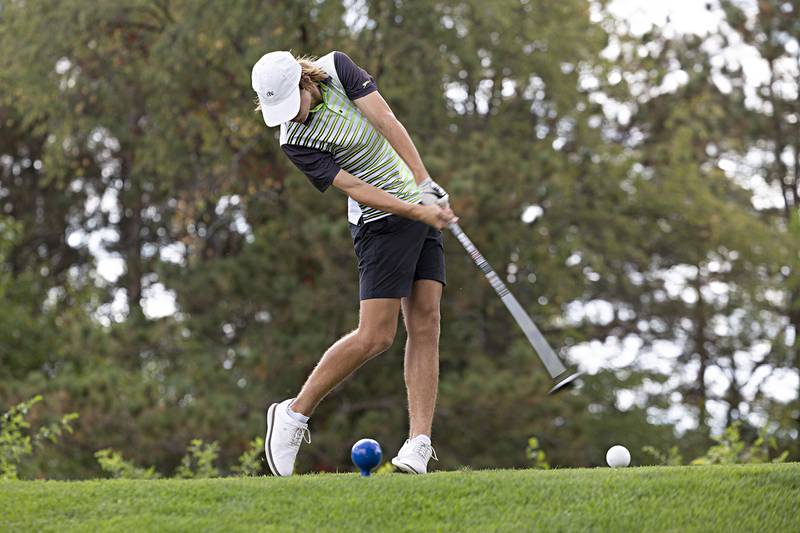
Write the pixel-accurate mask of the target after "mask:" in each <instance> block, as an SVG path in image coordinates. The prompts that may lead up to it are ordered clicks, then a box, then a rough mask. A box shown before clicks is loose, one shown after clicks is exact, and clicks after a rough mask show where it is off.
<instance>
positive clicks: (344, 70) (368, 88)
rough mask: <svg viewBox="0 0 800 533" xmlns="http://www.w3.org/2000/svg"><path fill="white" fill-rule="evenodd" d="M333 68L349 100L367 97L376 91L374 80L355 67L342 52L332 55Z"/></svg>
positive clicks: (361, 69) (365, 72)
mask: <svg viewBox="0 0 800 533" xmlns="http://www.w3.org/2000/svg"><path fill="white" fill-rule="evenodd" d="M333 66H334V67H335V68H336V74H337V75H338V76H339V81H341V82H342V85H344V91H345V93H347V97H348V98H350V100H355V99H357V98H361V97H363V96H367V95H368V94H370V93H373V92H375V91H377V90H378V86H377V85H376V84H375V79H374V78H373V77H372V76H370V75H369V73H367V71H366V70H364V69H363V68H361V67H359V66H358V65H356V64H355V63H354V62H353V60H352V59H350V57H349V56H348V55H347V54H345V53H344V52H334V53H333Z"/></svg>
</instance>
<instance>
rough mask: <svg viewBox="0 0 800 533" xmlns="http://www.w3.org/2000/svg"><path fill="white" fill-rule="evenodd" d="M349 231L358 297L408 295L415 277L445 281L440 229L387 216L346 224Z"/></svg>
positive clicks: (396, 296) (416, 278) (366, 298)
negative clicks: (356, 275)
mask: <svg viewBox="0 0 800 533" xmlns="http://www.w3.org/2000/svg"><path fill="white" fill-rule="evenodd" d="M350 234H351V235H352V236H353V245H354V246H355V249H356V257H358V282H359V283H358V284H359V293H360V297H361V299H362V300H369V299H371V298H403V297H405V296H409V295H410V294H411V285H412V284H413V283H414V282H415V281H416V280H418V279H432V280H434V281H438V282H440V283H441V284H442V285H445V284H446V281H445V276H444V245H443V244H442V232H441V231H439V230H437V229H435V228H432V227H431V226H428V225H427V224H425V223H423V222H419V221H416V220H411V219H408V218H404V217H401V216H397V215H389V216H388V217H384V218H381V219H379V220H376V221H374V222H368V223H366V224H363V223H362V224H359V225H355V224H350Z"/></svg>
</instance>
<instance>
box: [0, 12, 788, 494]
mask: <svg viewBox="0 0 800 533" xmlns="http://www.w3.org/2000/svg"><path fill="white" fill-rule="evenodd" d="M605 7H606V4H605V3H603V2H587V1H585V0H562V1H560V2H532V1H530V2H529V1H524V0H516V1H511V0H503V1H495V2H490V3H487V2H478V1H473V0H464V1H443V2H432V1H427V0H426V1H423V0H404V1H402V2H401V1H393V2H360V1H353V0H348V1H315V2H295V1H281V0H274V1H272V2H270V3H269V7H268V8H267V7H266V6H265V4H264V3H263V2H254V1H241V2H235V3H228V2H189V1H182V0H125V1H123V2H110V1H102V2H93V3H89V2H84V1H81V0H65V1H63V2H59V3H56V4H54V3H52V2H43V1H41V0H26V1H24V2H8V1H2V0H0V50H2V52H3V53H2V54H0V87H3V90H2V91H1V92H0V124H2V128H0V303H2V311H3V312H2V313H0V374H2V380H0V411H4V410H6V409H7V408H9V407H10V406H12V405H15V404H17V403H19V402H21V401H23V400H24V399H27V398H30V397H33V396H34V395H36V394H42V395H43V397H44V401H43V402H41V403H40V404H38V405H37V406H36V407H35V408H33V410H32V414H33V416H34V417H38V418H40V419H41V420H38V422H40V423H45V422H53V421H56V420H59V419H60V418H61V417H62V416H64V415H65V414H67V413H71V412H77V413H79V414H80V417H79V418H78V419H77V420H76V421H75V422H74V424H73V425H74V429H75V431H74V433H72V434H69V435H65V436H64V438H63V439H62V440H61V442H60V443H59V444H58V445H57V446H53V447H50V448H48V449H46V450H44V451H43V452H42V453H41V454H39V455H38V456H37V457H36V458H35V460H32V461H30V462H28V463H27V464H25V465H24V468H23V469H21V470H20V475H22V476H27V477H36V476H47V477H50V478H81V477H91V476H96V475H100V473H101V469H100V467H99V466H98V463H97V461H96V459H95V453H96V452H98V451H99V450H105V449H109V448H111V449H114V450H119V451H121V452H122V453H123V454H124V457H125V458H127V459H130V460H132V461H133V462H135V463H137V464H142V465H147V466H154V467H155V468H156V470H157V471H159V472H161V473H163V474H167V473H170V472H174V471H175V470H176V469H177V468H178V467H179V466H180V464H181V458H182V457H183V456H184V454H185V453H186V449H187V446H189V444H190V443H191V442H192V441H193V439H203V440H204V441H206V442H217V443H219V449H218V451H219V461H220V467H221V468H222V470H223V471H228V472H230V471H233V469H234V467H236V466H237V459H238V458H239V457H240V456H241V455H242V454H243V453H244V452H246V451H247V450H249V449H250V448H251V447H252V446H251V441H253V439H254V438H255V437H257V436H259V435H260V434H261V432H262V430H263V426H264V408H265V407H266V405H268V404H269V403H270V402H272V401H275V400H279V399H283V398H285V397H287V396H289V395H291V394H294V393H295V392H296V391H297V389H298V388H299V386H300V385H301V384H302V381H303V379H304V378H305V376H306V375H307V373H308V372H309V371H310V370H311V369H312V368H313V366H314V364H315V363H316V361H317V360H318V358H319V357H320V355H321V354H322V352H323V351H324V350H325V349H326V348H327V347H328V346H329V345H330V344H331V343H332V342H333V341H335V340H336V339H337V338H338V337H339V336H341V335H342V334H344V333H346V332H348V331H350V330H352V329H353V328H355V327H356V324H357V309H358V277H357V273H356V269H355V258H354V255H353V252H352V251H351V250H352V244H351V241H350V238H349V233H348V231H347V224H346V218H345V197H344V196H343V195H341V193H339V192H338V191H335V190H331V191H329V192H327V193H326V194H324V195H320V194H319V193H318V192H317V191H316V190H315V189H314V188H313V187H311V186H309V184H308V183H307V182H306V180H305V178H304V177H303V176H302V175H301V174H300V173H299V172H298V171H297V170H296V169H294V167H292V166H291V164H290V163H289V162H288V160H287V159H286V158H285V157H284V156H283V155H282V154H281V153H280V149H279V147H278V142H277V130H269V129H267V128H266V127H265V126H264V125H263V121H262V120H261V118H260V115H259V114H258V113H256V112H254V111H253V109H254V107H255V106H254V103H253V99H254V94H253V93H252V90H251V88H250V79H249V74H250V68H251V66H252V64H253V63H254V62H255V61H256V60H257V59H258V58H259V57H260V56H261V55H262V54H263V53H265V52H267V51H270V50H276V49H285V50H292V51H293V52H294V53H297V54H314V55H323V54H325V53H327V52H328V51H330V50H341V51H344V52H346V53H348V54H349V55H350V56H351V57H352V58H353V59H354V60H355V61H356V62H357V63H359V64H360V65H362V66H363V67H364V68H366V69H367V70H368V71H369V72H371V73H372V74H373V75H374V76H375V77H376V79H377V82H378V85H379V88H380V91H381V93H382V94H383V95H384V96H385V97H386V99H387V100H388V101H389V102H390V104H391V106H392V107H393V109H394V111H395V113H396V114H397V116H398V117H399V118H400V120H401V121H402V122H403V123H404V124H405V125H406V127H407V129H408V130H409V131H410V132H411V134H412V137H413V138H414V139H415V141H416V142H417V145H418V147H419V148H420V151H421V153H422V155H423V159H424V160H425V161H426V164H427V165H428V167H429V170H430V171H431V173H432V174H433V175H434V176H436V177H437V179H438V180H439V181H440V182H441V183H442V184H444V185H445V186H446V187H447V188H448V189H449V190H450V193H451V195H452V198H453V203H454V208H455V210H456V211H457V212H458V213H459V215H460V216H461V218H462V221H463V226H464V227H465V229H466V230H467V231H468V232H469V234H470V236H471V238H472V239H473V240H474V241H475V242H476V244H477V245H478V246H479V247H480V249H481V250H482V252H483V253H484V254H485V255H486V257H487V258H489V260H490V261H491V262H492V264H493V266H494V267H495V269H496V270H497V271H498V272H500V273H503V274H504V275H505V276H506V279H507V282H508V283H509V284H510V287H511V288H512V290H513V291H514V292H515V294H516V295H517V297H518V298H519V299H520V301H521V302H523V304H524V305H525V307H526V308H527V309H528V311H529V312H530V313H531V314H532V316H533V317H534V319H535V320H536V321H537V323H538V324H539V325H540V327H541V328H542V329H543V331H544V332H545V334H546V335H547V337H548V338H549V339H550V341H551V343H552V344H553V345H554V346H557V347H559V348H560V350H561V353H562V354H563V355H564V356H566V357H568V358H569V359H570V360H571V361H572V362H573V363H576V364H578V365H579V366H580V367H582V368H583V369H585V370H588V371H589V372H590V373H591V374H592V376H591V377H590V378H588V379H587V380H586V382H585V384H584V386H583V388H582V389H581V390H579V391H578V392H577V393H575V394H570V395H562V396H557V397H554V398H550V397H547V396H546V395H545V393H546V391H547V389H548V379H547V378H546V375H545V373H544V372H543V371H542V369H541V368H540V365H539V363H538V362H537V360H536V358H535V356H534V354H533V353H532V352H531V349H530V347H529V346H528V345H527V342H526V341H525V340H524V338H523V337H522V335H521V334H520V332H518V331H517V330H516V329H515V326H514V324H513V322H512V321H511V319H510V318H509V316H508V315H507V312H506V311H505V309H504V308H503V306H502V304H501V303H500V302H499V300H497V298H496V297H495V295H494V294H493V292H492V290H491V288H490V287H489V286H488V284H486V283H484V281H483V280H482V279H481V275H480V273H479V272H478V271H477V270H476V269H475V267H474V265H473V264H472V262H471V261H470V260H469V258H467V257H466V256H465V255H464V254H463V251H462V250H461V249H460V247H459V246H458V245H457V243H455V242H454V241H448V244H447V263H448V281H449V283H448V287H447V289H446V291H445V300H444V307H443V311H442V313H443V332H442V341H441V385H440V397H439V407H438V412H437V418H436V421H435V430H434V431H435V436H434V438H435V441H436V446H437V451H438V455H439V457H440V463H439V464H438V466H439V467H440V468H457V467H460V466H470V467H473V468H481V467H513V466H524V465H526V464H528V459H527V457H526V446H527V444H528V441H529V439H530V437H531V436H535V437H536V438H537V439H538V445H539V447H540V448H541V449H542V450H544V451H545V452H546V454H547V459H548V462H549V463H550V465H552V466H588V465H597V464H601V463H602V461H603V457H604V453H605V449H606V448H607V447H608V446H610V445H611V444H614V443H616V442H623V443H625V444H626V446H628V447H629V448H630V449H631V450H633V451H634V456H635V455H636V454H635V450H640V449H641V448H642V447H644V446H651V447H654V448H656V449H657V450H660V451H661V452H663V453H666V451H667V450H669V449H670V448H672V447H673V446H677V447H678V449H679V450H680V452H681V453H682V454H683V455H684V456H685V457H696V456H699V455H701V454H702V452H703V451H704V450H705V449H706V448H708V446H709V445H710V444H713V442H714V441H713V439H712V437H713V436H715V435H717V436H718V435H719V434H721V432H722V428H724V427H725V426H729V425H731V424H732V423H734V422H738V423H739V425H738V426H737V427H738V428H739V430H740V432H741V435H742V438H745V439H747V438H749V439H750V441H751V442H753V441H755V439H757V438H758V437H759V431H761V433H762V434H763V432H764V430H765V429H766V430H768V431H769V433H770V434H771V435H774V437H775V438H776V439H777V440H778V442H779V443H780V445H781V447H782V448H788V449H790V452H791V455H790V458H794V459H795V460H796V459H798V458H800V448H798V445H797V436H798V430H800V405H799V404H798V392H800V384H798V382H799V381H800V380H798V372H800V355H799V352H800V339H798V334H797V332H798V329H800V274H799V272H800V256H798V246H797V245H798V242H800V215H798V206H799V205H800V201H799V200H798V195H800V163H798V152H797V151H798V147H799V145H800V133H799V132H800V129H799V128H800V124H798V119H799V118H800V109H798V99H797V94H798V79H800V74H798V64H799V63H798V58H799V57H800V48H799V47H798V32H800V27H799V26H798V24H797V22H796V21H797V20H798V18H797V13H796V11H797V9H798V6H797V5H796V3H795V2H789V1H778V0H765V1H762V2H759V3H758V4H757V6H756V7H755V9H754V8H753V6H750V5H747V6H744V5H743V4H741V3H737V2H728V1H724V2H722V3H721V4H713V5H712V4H709V9H710V10H714V11H715V12H718V13H720V18H721V22H720V23H719V24H718V25H717V27H715V28H712V29H711V31H710V32H709V33H707V34H705V35H701V36H698V35H694V34H681V33H676V32H674V31H672V32H670V31H663V29H662V28H657V27H654V28H652V29H651V30H650V31H649V32H646V33H644V34H640V33H634V32H631V31H628V28H626V25H625V24H624V22H623V21H620V20H617V19H614V18H613V17H612V16H610V15H609V13H608V12H607V11H606V9H605ZM742 46H745V47H746V51H748V53H750V54H751V55H752V56H753V57H755V58H756V59H757V60H759V61H761V63H759V64H760V65H761V64H763V65H766V69H767V70H766V72H767V73H768V74H767V75H766V76H765V77H762V78H761V79H756V80H754V79H753V76H752V75H749V74H748V72H747V70H746V69H745V68H744V65H743V64H741V63H737V60H736V58H737V57H740V56H737V55H736V54H734V53H733V52H734V51H735V50H741V48H737V47H742ZM446 240H447V238H446ZM398 337H400V338H399V339H398V341H397V342H396V343H395V346H394V347H393V348H392V349H391V350H390V351H389V352H387V353H386V354H384V355H382V356H381V357H379V358H377V359H375V360H373V361H372V362H370V363H369V364H368V365H367V366H365V367H364V368H362V369H361V370H359V372H358V375H357V379H353V380H350V381H348V382H347V383H346V384H345V385H344V386H342V387H340V388H338V389H337V390H335V391H334V392H333V393H332V394H331V395H330V396H329V398H328V399H327V400H326V401H325V402H324V403H323V404H322V406H321V407H320V409H319V411H318V413H317V415H316V416H315V419H314V422H313V431H314V440H313V444H312V445H311V446H308V447H307V448H305V449H304V452H303V453H302V454H301V455H300V463H299V465H298V469H299V470H300V471H309V470H335V469H349V459H348V453H349V446H350V444H351V443H352V442H353V441H355V440H357V439H358V438H361V437H363V436H370V437H373V438H376V439H378V440H379V441H380V442H381V443H382V444H383V445H384V449H385V450H387V453H390V452H392V451H394V450H395V449H397V448H399V446H400V445H401V444H402V441H403V440H404V438H405V433H406V431H407V428H406V412H405V392H404V385H403V381H402V348H403V342H402V340H401V338H402V335H399V336H398ZM778 388H780V389H781V391H783V392H780V391H776V389H778ZM792 388H794V390H792ZM787 389H788V392H787ZM642 460H644V459H642Z"/></svg>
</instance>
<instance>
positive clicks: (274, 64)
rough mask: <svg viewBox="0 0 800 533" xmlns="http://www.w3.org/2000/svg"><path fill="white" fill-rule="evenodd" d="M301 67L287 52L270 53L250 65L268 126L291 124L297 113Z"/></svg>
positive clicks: (252, 78) (255, 89) (254, 85)
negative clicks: (289, 122)
mask: <svg viewBox="0 0 800 533" xmlns="http://www.w3.org/2000/svg"><path fill="white" fill-rule="evenodd" d="M302 71H303V69H302V67H301V66H300V63H298V62H297V60H296V59H295V58H294V57H293V56H292V54H290V53H289V52H270V53H268V54H264V55H263V56H261V59H259V60H258V62H256V64H255V65H253V73H252V75H251V81H252V83H253V90H254V91H255V92H256V94H258V102H259V104H261V114H263V115H264V122H266V123H267V126H269V127H272V126H278V125H279V124H283V123H284V122H288V121H290V120H292V119H293V118H294V117H295V116H297V113H298V112H299V111H300V74H301V73H302Z"/></svg>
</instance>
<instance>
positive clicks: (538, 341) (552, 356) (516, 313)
mask: <svg viewBox="0 0 800 533" xmlns="http://www.w3.org/2000/svg"><path fill="white" fill-rule="evenodd" d="M448 228H449V229H450V231H451V232H452V233H453V235H455V237H456V239H458V242H460V243H461V245H462V246H463V247H464V249H465V250H466V251H467V253H468V254H469V256H470V257H472V260H473V261H474V262H475V264H476V265H477V266H478V268H480V269H481V271H483V273H484V275H485V276H486V279H487V280H489V284H490V285H491V286H492V288H493V289H494V290H495V292H496V293H497V295H498V296H499V297H500V300H502V302H503V303H504V304H505V306H506V308H507V309H508V310H509V311H510V312H511V316H513V317H514V320H516V321H517V324H518V325H519V327H520V328H522V332H523V333H524V334H525V337H527V339H528V342H530V343H531V346H532V347H533V350H534V352H536V355H538V356H539V359H541V361H542V363H543V364H544V367H545V368H546V369H547V373H548V374H550V377H551V378H552V379H553V382H554V383H553V388H552V389H550V392H549V394H553V393H554V392H558V391H560V390H564V389H565V388H567V387H569V386H571V385H574V384H575V382H576V380H577V379H578V377H580V375H581V372H574V371H571V370H569V369H568V368H567V367H566V366H564V363H562V362H561V359H559V358H558V356H557V355H556V353H555V352H554V351H553V349H552V348H551V347H550V345H549V344H548V343H547V340H546V339H545V338H544V335H542V333H541V331H539V328H537V327H536V324H534V323H533V320H531V317H530V316H528V313H526V312H525V309H523V308H522V306H521V305H520V304H519V302H518V301H517V299H516V298H515V297H514V295H513V294H511V291H510V290H508V287H506V284H505V283H503V281H502V280H501V279H500V276H498V275H497V273H496V272H495V271H494V269H493V268H492V267H491V265H490V264H489V262H488V261H486V259H484V257H483V255H481V253H480V252H479V251H478V249H477V248H476V247H475V245H474V244H472V241H471V240H469V237H467V235H466V233H464V231H463V230H462V229H461V227H460V226H459V225H458V224H457V223H452V224H449V225H448Z"/></svg>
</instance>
